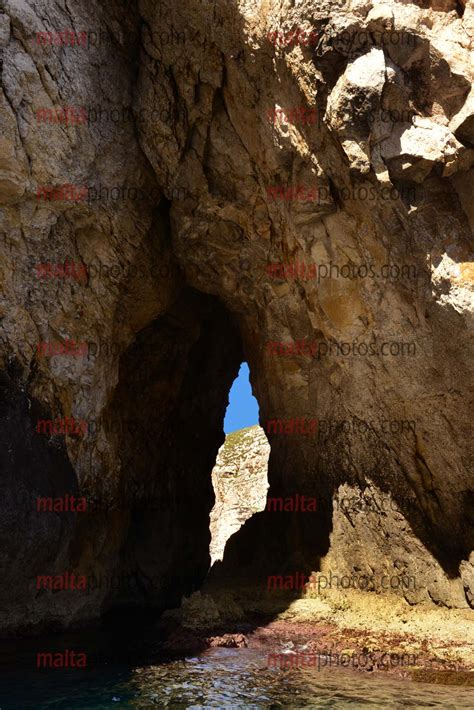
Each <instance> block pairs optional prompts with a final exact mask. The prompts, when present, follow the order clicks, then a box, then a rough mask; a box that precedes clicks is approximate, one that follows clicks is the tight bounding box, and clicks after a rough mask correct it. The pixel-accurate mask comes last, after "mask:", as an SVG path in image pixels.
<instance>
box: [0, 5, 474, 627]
mask: <svg viewBox="0 0 474 710" xmlns="http://www.w3.org/2000/svg"><path fill="white" fill-rule="evenodd" d="M473 30H474V4H473V2H472V0H461V1H459V2H458V1H456V0H419V1H418V0H417V1H416V2H415V1H413V2H409V1H408V0H406V1H405V0H387V1H386V2H376V1H374V0H347V1H346V2H345V1H344V0H337V1H336V0H334V2H332V1H331V2H330V1H329V0H328V1H327V2H326V1H323V2H313V1H312V0H297V1H295V2H286V1H285V2H281V0H237V1H236V2H229V1H228V0H180V2H175V0H140V2H128V1H127V2H125V0H101V1H100V2H99V0H71V2H67V3H64V2H62V0H50V1H49V2H48V3H47V4H45V3H43V2H41V1H40V0H22V1H21V2H18V0H1V3H0V47H1V52H2V57H1V64H2V78H1V82H2V91H1V93H0V125H1V137H0V205H1V208H0V336H1V338H0V339H1V347H0V368H1V373H0V418H1V427H0V471H1V476H0V486H1V497H0V529H1V540H2V544H1V548H0V564H1V569H2V574H3V583H2V585H1V588H0V629H2V632H3V633H8V632H15V631H17V630H18V629H20V628H22V629H25V630H37V629H40V628H45V627H52V628H59V627H62V626H67V625H69V624H72V623H76V622H79V621H82V620H85V619H91V618H96V617H97V616H98V615H99V614H100V613H101V612H103V611H104V610H106V609H110V608H113V607H116V606H118V605H121V604H146V605H152V606H155V607H157V608H160V609H162V608H165V607H167V606H171V605H173V604H174V603H177V602H179V600H180V598H181V596H182V594H188V593H191V592H192V591H194V590H196V589H197V588H199V586H200V585H201V583H202V580H203V578H204V576H205V575H206V572H207V570H208V568H209V551H208V548H209V539H210V533H209V527H208V526H209V513H210V510H211V509H212V505H213V494H212V486H211V477H210V472H211V470H212V467H213V465H214V463H215V458H216V454H217V451H218V449H219V446H220V445H221V444H222V443H223V440H224V435H223V432H222V420H223V416H224V412H225V407H226V404H227V394H228V391H229V387H230V385H231V382H232V380H233V378H234V377H235V374H236V373H237V370H238V367H239V365H240V362H241V361H242V360H243V359H244V358H245V359H246V360H247V361H248V362H249V366H250V371H251V381H252V385H253V389H254V393H255V395H256V397H257V398H258V401H259V405H260V413H261V422H260V423H261V425H262V427H263V428H264V430H265V432H266V434H267V438H268V440H269V443H270V445H271V455H270V460H269V473H268V476H269V484H270V489H269V494H271V495H272V496H276V497H278V496H280V497H282V496H283V497H284V496H287V495H288V496H290V495H294V494H296V493H298V494H302V495H306V496H314V497H315V498H316V499H317V500H318V501H319V504H320V510H321V515H318V516H313V515H310V516H307V515H306V516H305V515H303V516H302V515H286V517H283V518H282V517H281V516H275V515H274V514H273V513H271V512H269V511H264V512H261V513H258V514H256V515H254V516H253V517H252V518H251V519H250V520H249V521H248V522H247V523H246V524H245V525H244V526H243V528H242V529H241V531H240V532H239V533H238V534H237V535H235V536H234V537H233V538H232V539H231V540H230V541H229V543H228V545H227V548H226V554H225V558H224V561H223V562H222V563H218V565H217V567H216V574H222V575H223V576H224V577H225V578H228V577H229V576H231V577H233V578H234V579H235V584H238V582H239V578H246V579H249V578H250V579H253V580H254V584H255V585H256V586H260V585H262V584H264V583H265V582H264V580H265V578H266V577H265V576H266V575H267V574H278V573H279V574H283V573H285V572H287V571H288V572H289V573H293V572H294V571H295V570H300V571H306V572H309V571H313V570H318V569H322V568H324V567H325V566H326V567H328V566H329V568H330V569H332V570H333V571H336V572H338V573H339V574H346V573H347V574H352V573H354V572H357V573H358V574H363V573H367V574H370V575H376V576H380V575H384V574H389V575H393V574H396V573H399V572H400V573H403V574H407V575H412V576H415V577H416V579H417V592H416V594H415V595H413V596H412V598H411V601H412V602H413V603H415V602H419V601H426V602H430V601H431V602H432V601H434V602H436V603H438V604H443V605H447V606H454V607H466V606H468V605H469V604H471V605H472V599H473V594H474V586H473V585H474V582H473V579H474V572H473V565H472V563H471V562H469V556H470V553H471V550H472V548H473V529H472V519H473V512H474V494H473V491H472V465H473V452H472V430H471V422H470V409H469V407H470V402H471V401H472V382H473V370H474V360H473V356H472V324H473V305H474V302H473V270H472V254H473V241H472V228H473V223H474V212H473V206H472V191H473V185H474V179H473V177H474V170H473V167H472V165H473V160H474V133H473V130H474V120H473V116H474V113H473V111H474V107H473V99H472V96H473V94H472V66H473V65H472V41H473ZM297 343H299V345H296V344H297ZM66 418H69V419H68V421H66ZM71 418H74V423H73V424H71ZM302 419H304V420H305V422H306V424H304V425H303V426H301V420H302ZM297 422H298V423H297ZM308 422H309V424H308ZM308 426H309V429H308ZM297 430H298V431H297ZM303 432H306V433H303ZM308 432H309V433H308ZM67 495H74V496H76V497H83V498H84V499H85V500H86V501H87V510H86V512H84V511H78V510H70V509H68V510H62V509H61V508H60V506H56V508H55V509H53V508H51V509H50V510H49V511H46V512H45V511H44V510H38V508H37V506H38V498H39V497H42V498H47V499H49V500H51V501H52V500H53V499H54V500H58V499H62V500H64V499H65V497H66V496H67ZM341 496H343V497H346V498H347V497H349V498H355V499H361V498H362V497H364V496H369V497H370V498H371V499H372V500H374V501H378V500H382V499H385V500H387V499H388V500H389V501H390V505H389V506H388V507H387V509H382V513H380V512H376V514H372V513H371V512H370V511H369V512H366V513H365V512H364V513H363V514H361V512H360V510H358V509H356V508H357V506H356V507H354V506H352V507H351V506H349V507H348V506H342V505H339V504H336V503H337V501H338V500H339V499H340V497H341ZM51 505H52V503H51ZM471 560H472V558H471ZM66 571H67V572H75V573H76V574H82V575H87V576H90V575H96V576H99V577H101V579H104V580H105V581H104V582H103V583H101V584H100V585H97V586H96V587H95V589H94V590H93V591H90V593H89V594H87V595H84V594H81V593H80V592H77V591H76V592H72V591H71V590H63V591H60V590H59V591H56V592H55V593H52V592H51V590H48V589H46V590H45V589H43V588H38V581H37V579H38V576H40V575H48V574H49V575H63V574H64V573H65V572H66ZM114 574H125V575H127V579H129V580H133V584H127V585H125V586H123V585H122V586H121V587H120V588H119V589H116V588H115V589H114V588H112V585H111V584H110V578H111V575H114ZM262 580H263V581H262ZM398 593H400V594H403V593H404V592H402V591H400V592H398Z"/></svg>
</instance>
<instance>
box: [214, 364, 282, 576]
mask: <svg viewBox="0 0 474 710" xmlns="http://www.w3.org/2000/svg"><path fill="white" fill-rule="evenodd" d="M224 432H225V434H226V439H225V441H224V443H223V444H222V446H221V447H220V449H219V451H218V454H217V458H216V463H215V466H214V468H213V470H212V485H213V488H214V494H215V504H214V507H213V509H212V511H211V514H210V531H211V543H210V546H209V553H210V556H211V566H212V565H213V564H214V562H217V561H219V560H222V559H223V557H224V550H225V546H226V543H227V541H228V540H229V538H230V537H232V535H234V534H235V533H237V532H238V531H239V530H240V528H241V527H242V525H243V524H244V523H245V522H246V521H247V520H248V519H249V518H251V517H252V515H254V514H255V513H259V512H261V511H262V510H264V509H265V506H266V500H267V490H268V458H269V455H270V445H269V443H268V440H267V437H266V435H265V432H264V430H263V429H262V428H261V427H260V426H259V408H258V402H257V400H256V398H255V397H254V395H253V393H252V387H251V384H250V372H249V367H248V364H247V363H246V362H243V363H242V364H241V366H240V370H239V374H238V375H237V377H236V379H235V380H234V382H233V384H232V387H231V389H230V392H229V405H228V407H227V411H226V415H225V419H224Z"/></svg>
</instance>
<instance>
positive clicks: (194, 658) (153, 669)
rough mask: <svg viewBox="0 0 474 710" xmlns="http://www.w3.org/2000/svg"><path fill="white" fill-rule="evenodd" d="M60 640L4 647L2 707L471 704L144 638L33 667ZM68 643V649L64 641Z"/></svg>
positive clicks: (442, 689)
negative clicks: (165, 651) (184, 651)
mask: <svg viewBox="0 0 474 710" xmlns="http://www.w3.org/2000/svg"><path fill="white" fill-rule="evenodd" d="M63 638H64V637H63ZM60 639H61V637H57V639H56V640H53V641H52V642H50V643H49V644H45V643H44V642H42V646H41V647H40V646H38V647H34V645H33V642H27V643H26V644H23V645H20V646H18V645H16V646H15V648H14V649H13V652H12V649H11V647H10V650H8V644H5V645H4V647H2V649H0V661H1V662H2V663H1V669H2V670H1V675H0V710H10V709H11V710H13V709H15V710H29V709H30V708H34V709H35V710H42V709H43V708H44V709H53V708H54V709H55V710H63V709H64V710H66V709H69V708H71V709H74V710H77V709H79V708H80V709H81V710H89V709H90V710H102V709H105V708H116V709H119V708H153V707H157V708H173V709H176V710H181V709H182V710H184V709H190V710H191V709H192V710H198V708H255V709H260V708H337V709H338V710H339V709H341V710H345V709H346V708H347V709H349V708H350V709H351V710H358V709H359V708H373V709H374V710H375V709H376V708H385V709H387V708H389V709H391V708H453V710H454V709H456V710H459V709H463V708H473V707H474V690H473V689H466V688H462V687H453V686H439V685H428V684H425V683H414V682H412V681H407V680H399V679H395V678H390V679H385V678H383V677H382V678H380V677H377V676H373V675H371V674H369V673H366V674H360V673H355V672H353V671H345V670H340V669H338V670H330V669H321V670H320V671H318V670H317V669H313V668H302V669H285V670H281V669H278V668H270V669H269V668H267V667H266V652H265V651H264V650H261V649H258V650H256V649H251V648H250V649H249V648H242V649H226V648H214V649H208V650H206V651H203V652H202V653H199V654H196V655H192V654H191V655H189V656H187V657H186V658H182V659H179V660H172V659H169V658H168V659H165V658H163V657H162V656H160V654H159V653H158V652H157V650H156V648H157V647H155V650H154V644H153V641H150V639H149V638H148V639H147V640H146V644H144V646H143V648H142V647H140V643H138V644H137V642H136V641H135V642H134V645H133V646H128V643H129V642H128V641H127V640H126V639H122V646H123V647H122V648H120V653H119V654H115V653H114V652H113V651H114V648H112V646H114V645H115V651H116V650H117V649H118V645H117V644H118V641H117V639H116V640H115V641H114V642H113V644H112V645H110V644H109V645H108V647H107V650H108V653H109V654H110V658H108V657H107V654H105V655H102V656H101V657H100V660H99V661H97V662H94V663H88V667H87V668H85V669H75V668H69V669H58V668H57V669H44V668H41V669H37V668H36V667H35V662H34V659H35V657H36V655H35V648H41V650H45V649H46V648H47V649H51V647H52V644H57V645H58V647H60V644H61V641H60ZM73 639H77V637H73ZM92 641H93V637H89V638H88V643H91V642H92ZM36 643H38V642H36ZM67 643H68V647H69V648H71V647H72V644H71V643H70V639H69V641H68V642H67ZM100 643H101V640H100V639H99V645H100ZM74 645H75V646H76V647H77V643H76V644H74ZM62 647H63V648H64V647H65V646H64V645H63V646H62ZM91 660H92V658H91Z"/></svg>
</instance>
